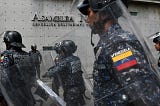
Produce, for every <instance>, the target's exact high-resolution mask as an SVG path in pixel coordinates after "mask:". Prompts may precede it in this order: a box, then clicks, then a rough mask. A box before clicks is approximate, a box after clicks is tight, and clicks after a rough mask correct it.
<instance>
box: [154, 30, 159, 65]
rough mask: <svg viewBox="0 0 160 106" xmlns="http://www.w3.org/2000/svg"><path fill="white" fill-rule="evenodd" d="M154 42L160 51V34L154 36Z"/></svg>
mask: <svg viewBox="0 0 160 106" xmlns="http://www.w3.org/2000/svg"><path fill="white" fill-rule="evenodd" d="M153 42H154V43H155V45H154V46H155V49H156V50H157V51H160V32H157V33H155V34H154V38H153ZM158 67H159V68H160V57H159V59H158Z"/></svg>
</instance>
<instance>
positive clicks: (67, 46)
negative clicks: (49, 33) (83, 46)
mask: <svg viewBox="0 0 160 106" xmlns="http://www.w3.org/2000/svg"><path fill="white" fill-rule="evenodd" d="M76 50H77V46H76V45H75V43H74V42H73V41H72V40H63V41H62V43H61V51H62V52H63V53H64V55H66V56H68V55H72V54H73V53H75V51H76Z"/></svg>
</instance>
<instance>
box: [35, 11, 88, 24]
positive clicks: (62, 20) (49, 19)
mask: <svg viewBox="0 0 160 106" xmlns="http://www.w3.org/2000/svg"><path fill="white" fill-rule="evenodd" d="M32 22H33V23H32V26H43V27H44V26H51V27H65V26H66V27H68V26H70V27H76V26H77V27H79V26H84V25H85V23H84V22H83V20H82V17H80V20H79V21H77V22H75V21H74V19H73V17H72V16H39V15H38V14H35V15H34V17H33V19H32Z"/></svg>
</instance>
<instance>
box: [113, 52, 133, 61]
mask: <svg viewBox="0 0 160 106" xmlns="http://www.w3.org/2000/svg"><path fill="white" fill-rule="evenodd" d="M131 55H132V51H131V50H129V51H127V52H124V53H122V54H119V55H117V56H115V57H113V58H112V60H113V62H116V61H119V60H121V59H124V58H126V57H129V56H131Z"/></svg>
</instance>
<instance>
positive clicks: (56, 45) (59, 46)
mask: <svg viewBox="0 0 160 106" xmlns="http://www.w3.org/2000/svg"><path fill="white" fill-rule="evenodd" d="M53 50H55V51H56V53H57V54H60V53H61V42H59V43H55V45H54V47H53Z"/></svg>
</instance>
